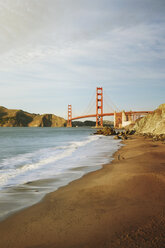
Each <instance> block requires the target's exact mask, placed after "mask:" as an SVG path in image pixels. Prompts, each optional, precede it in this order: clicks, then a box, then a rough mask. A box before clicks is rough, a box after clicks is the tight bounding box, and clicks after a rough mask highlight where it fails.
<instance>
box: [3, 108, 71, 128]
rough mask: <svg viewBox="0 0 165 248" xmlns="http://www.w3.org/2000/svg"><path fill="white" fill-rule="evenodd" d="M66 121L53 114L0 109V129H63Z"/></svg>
mask: <svg viewBox="0 0 165 248" xmlns="http://www.w3.org/2000/svg"><path fill="white" fill-rule="evenodd" d="M65 125H66V120H65V119H64V118H62V117H59V116H56V115H53V114H43V115H39V114H31V113H28V112H25V111H22V110H17V109H7V108H5V107H0V127H64V126H65Z"/></svg>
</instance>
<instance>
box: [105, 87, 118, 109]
mask: <svg viewBox="0 0 165 248" xmlns="http://www.w3.org/2000/svg"><path fill="white" fill-rule="evenodd" d="M104 103H105V104H104V105H105V108H107V107H108V111H106V110H105V108H104V112H111V111H112V112H115V111H116V112H120V109H119V108H118V107H117V106H116V105H115V104H114V103H113V101H112V100H111V98H110V96H109V95H108V94H107V93H106V92H105V91H104Z"/></svg>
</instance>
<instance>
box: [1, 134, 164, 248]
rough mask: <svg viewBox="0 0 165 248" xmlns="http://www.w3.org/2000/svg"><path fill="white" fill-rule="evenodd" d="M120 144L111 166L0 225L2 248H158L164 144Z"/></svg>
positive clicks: (143, 141) (161, 237)
mask: <svg viewBox="0 0 165 248" xmlns="http://www.w3.org/2000/svg"><path fill="white" fill-rule="evenodd" d="M123 143H124V144H126V146H122V147H121V148H120V149H119V150H118V151H117V152H115V154H114V156H113V157H114V160H113V161H112V162H111V163H110V164H106V165H103V166H102V168H101V169H99V170H96V171H94V172H89V173H88V174H86V175H84V176H83V177H81V178H80V179H77V180H75V181H72V182H71V183H69V184H68V185H67V186H63V187H61V188H59V189H58V190H57V191H55V192H52V193H49V194H47V195H46V196H45V197H44V199H43V200H42V201H41V202H39V203H37V204H35V205H33V206H31V207H28V208H27V209H24V210H21V211H20V212H18V213H15V214H14V215H12V216H10V217H9V218H7V219H6V220H4V221H2V222H0V235H1V239H0V247H2V248H3V247H4V248H7V247H9V248H10V247H11V248H19V247H21V248H23V247H28V248H32V247H33V248H37V247H38V248H39V247H40V248H51V247H52V248H54V247H57V248H64V247H66V248H69V247H72V248H74V247H75V248H77V247H84V248H85V247H87V248H88V247H98V248H102V247H107V248H108V247H112V248H113V247H114V248H116V247H130V248H133V247H140V248H142V247H145V248H146V247H152V248H153V247H157V248H158V247H160V248H162V247H163V244H164V243H165V238H164V231H165V215H164V212H165V199H164V194H165V162H164V161H165V154H164V150H165V145H164V144H162V143H161V142H156V143H155V142H153V141H151V140H149V139H145V138H144V137H138V136H131V137H130V139H128V140H126V141H124V142H123ZM18 237H19V239H18ZM146 244H147V245H146ZM137 245H139V246H137Z"/></svg>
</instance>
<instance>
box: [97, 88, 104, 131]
mask: <svg viewBox="0 0 165 248" xmlns="http://www.w3.org/2000/svg"><path fill="white" fill-rule="evenodd" d="M102 114H103V88H102V87H97V88H96V127H103V117H102V116H100V115H102Z"/></svg>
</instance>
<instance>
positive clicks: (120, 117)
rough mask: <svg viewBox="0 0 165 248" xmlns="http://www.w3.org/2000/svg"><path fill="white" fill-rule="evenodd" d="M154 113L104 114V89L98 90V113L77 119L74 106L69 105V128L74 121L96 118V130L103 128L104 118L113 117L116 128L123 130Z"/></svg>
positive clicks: (122, 112)
mask: <svg viewBox="0 0 165 248" xmlns="http://www.w3.org/2000/svg"><path fill="white" fill-rule="evenodd" d="M152 112H153V111H129V112H125V111H118V112H117V111H113V112H110V113H104V112H103V88H102V87H97V88H96V113H95V114H85V115H80V116H76V117H72V105H71V104H69V105H68V121H67V127H72V121H74V120H78V119H83V118H92V117H95V118H96V128H98V127H103V117H104V116H113V117H114V127H115V128H122V127H124V126H126V125H129V124H131V123H133V122H134V121H135V120H136V119H138V118H139V117H141V116H144V115H146V114H149V113H152Z"/></svg>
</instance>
